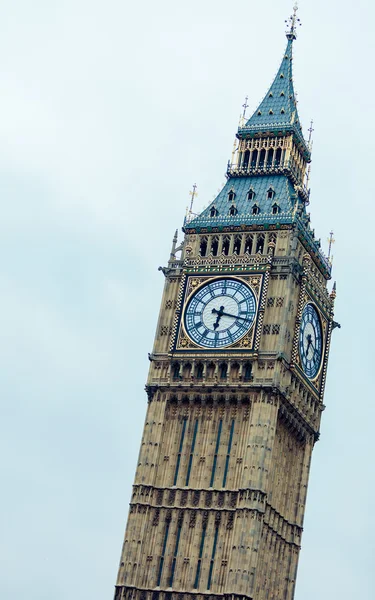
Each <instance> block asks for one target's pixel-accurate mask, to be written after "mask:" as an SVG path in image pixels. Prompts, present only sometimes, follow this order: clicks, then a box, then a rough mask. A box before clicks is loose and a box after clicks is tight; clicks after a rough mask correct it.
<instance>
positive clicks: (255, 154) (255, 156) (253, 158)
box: [251, 150, 258, 167]
mask: <svg viewBox="0 0 375 600" xmlns="http://www.w3.org/2000/svg"><path fill="white" fill-rule="evenodd" d="M257 160H258V150H253V153H252V155H251V166H252V167H256V166H257Z"/></svg>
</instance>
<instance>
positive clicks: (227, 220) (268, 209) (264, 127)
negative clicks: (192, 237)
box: [184, 31, 331, 276]
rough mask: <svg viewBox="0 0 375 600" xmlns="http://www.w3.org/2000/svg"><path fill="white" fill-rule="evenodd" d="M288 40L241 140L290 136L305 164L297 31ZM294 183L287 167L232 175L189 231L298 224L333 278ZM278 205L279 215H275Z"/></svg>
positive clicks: (189, 222) (193, 220)
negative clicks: (296, 83) (295, 62)
mask: <svg viewBox="0 0 375 600" xmlns="http://www.w3.org/2000/svg"><path fill="white" fill-rule="evenodd" d="M287 38H288V43H287V47H286V50H285V53H284V56H283V59H282V62H281V65H280V68H279V70H278V73H277V75H276V77H275V79H274V81H273V83H272V85H271V87H270V89H269V90H268V92H267V94H266V96H265V97H264V99H263V100H262V102H261V103H260V105H259V107H258V109H257V110H256V111H255V112H254V114H253V115H252V116H251V117H250V119H249V120H248V121H247V123H246V125H244V126H243V127H240V128H239V130H238V137H239V138H243V137H246V138H247V137H253V136H255V135H257V134H258V135H261V134H262V133H266V134H269V133H274V134H275V135H278V134H280V132H282V133H284V134H285V133H289V132H290V133H292V134H293V135H294V137H295V139H296V140H297V143H298V144H299V147H300V149H301V151H302V153H303V154H304V155H305V159H306V160H307V161H309V160H310V149H309V148H308V146H307V144H306V142H305V140H304V138H303V134H302V127H301V124H300V120H299V116H298V110H297V103H296V98H295V94H294V87H293V74H292V58H293V57H292V49H293V41H294V39H295V33H294V32H293V31H292V32H291V33H289V34H288V35H287ZM270 170H272V169H270ZM291 179H292V178H291V176H290V172H288V169H287V168H286V167H285V168H284V169H282V168H281V169H280V170H277V169H275V170H274V172H273V173H269V174H267V172H266V171H265V170H264V169H260V170H259V172H256V171H255V172H254V173H253V174H251V175H250V174H248V173H246V172H244V173H243V174H241V173H237V174H236V176H232V174H231V172H230V171H228V180H227V182H226V184H225V186H224V187H223V189H222V190H221V191H220V192H219V194H218V195H217V196H216V198H215V199H214V200H213V202H211V204H210V205H209V206H208V207H207V208H206V209H204V210H203V211H202V213H201V214H200V215H197V216H195V217H194V218H187V219H186V220H185V223H184V230H185V231H189V230H190V231H191V230H194V231H196V232H201V231H202V230H203V231H222V230H223V229H224V228H229V229H231V228H237V227H241V226H245V227H249V226H250V227H251V226H255V227H256V226H259V227H265V228H268V227H269V226H271V225H272V226H275V227H278V226H281V225H288V224H290V225H294V226H295V227H297V229H298V231H299V234H300V237H301V238H303V240H304V241H305V243H306V244H307V246H308V247H309V248H310V250H311V252H312V254H313V255H314V256H315V257H316V260H317V261H318V262H319V263H320V265H321V267H322V269H323V271H324V272H325V273H326V274H327V275H328V276H329V275H330V271H331V265H330V263H329V261H328V260H327V259H326V257H325V256H324V255H323V254H322V252H321V250H320V243H319V242H318V241H317V240H316V239H315V237H314V232H313V231H312V230H311V228H310V225H309V221H310V219H309V216H308V215H307V213H306V204H305V202H306V195H304V194H303V193H302V190H301V186H302V182H301V186H298V185H294V183H293V181H295V179H294V180H293V181H292V180H291ZM269 190H272V191H273V194H272V198H270V197H269V195H268V191H269ZM249 191H252V193H253V194H254V197H249ZM231 193H232V194H231ZM255 204H256V205H257V208H258V209H259V210H257V212H256V213H255V212H254V210H253V207H254V205H255ZM275 204H276V205H277V210H276V212H275V211H274V210H273V208H274V205H275ZM231 209H232V210H231Z"/></svg>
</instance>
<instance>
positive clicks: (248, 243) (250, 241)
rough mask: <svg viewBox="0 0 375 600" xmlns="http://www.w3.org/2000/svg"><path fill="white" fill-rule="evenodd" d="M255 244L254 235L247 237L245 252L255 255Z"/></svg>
mask: <svg viewBox="0 0 375 600" xmlns="http://www.w3.org/2000/svg"><path fill="white" fill-rule="evenodd" d="M253 242H254V237H253V236H252V235H247V236H246V240H245V252H248V254H252V253H253Z"/></svg>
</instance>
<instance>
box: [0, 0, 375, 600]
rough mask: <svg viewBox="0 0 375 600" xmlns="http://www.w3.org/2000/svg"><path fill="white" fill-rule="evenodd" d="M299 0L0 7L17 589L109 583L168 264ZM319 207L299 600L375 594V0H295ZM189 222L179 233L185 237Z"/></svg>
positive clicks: (10, 475)
mask: <svg viewBox="0 0 375 600" xmlns="http://www.w3.org/2000/svg"><path fill="white" fill-rule="evenodd" d="M291 8H292V0H268V2H255V1H254V0H237V2H235V3H234V2H233V3H231V2H228V0H190V1H189V2H188V3H185V4H183V3H181V2H180V3H178V2H175V1H172V0H161V1H159V2H155V1H153V2H152V1H151V0H144V1H143V2H138V3H133V2H129V0H122V1H120V0H107V1H106V2H99V1H98V0H62V1H60V2H58V1H57V0H32V2H31V1H30V0H28V1H26V0H13V1H12V2H10V0H8V1H7V0H5V2H3V3H2V7H1V8H0V57H1V60H0V65H1V67H0V115H1V116H0V190H1V199H2V202H1V204H2V211H1V219H0V261H1V268H0V310H1V315H2V319H1V330H0V331H1V336H0V360H1V370H0V384H1V401H2V418H1V429H2V434H1V437H0V451H1V459H2V476H1V483H2V492H1V505H2V506H1V513H0V514H1V520H2V523H1V538H0V539H1V541H0V564H1V567H0V597H1V599H2V600H13V599H14V598H24V597H25V598H26V597H27V598H28V600H47V599H48V600H50V598H51V597H53V598H54V600H86V599H87V600H88V599H90V600H104V599H109V600H112V594H113V586H114V583H115V579H116V573H117V567H118V562H119V558H120V551H121V545H122V541H123V533H124V528H125V523H126V518H127V511H128V502H129V498H130V492H131V484H132V481H133V476H134V469H135V463H136V458H137V454H138V448H139V442H140V436H141V430H142V427H143V419H144V414H145V409H146V396H145V393H144V391H143V387H144V383H145V380H146V376H147V369H148V360H147V352H149V351H150V350H151V349H152V343H153V337H154V332H155V326H156V320H157V315H158V310H159V303H160V299H161V292H162V286H163V276H162V274H161V273H160V272H158V271H157V268H158V266H159V265H164V264H165V263H166V261H167V259H168V256H169V251H170V245H171V241H172V237H173V233H174V230H175V229H176V228H177V227H179V228H180V227H181V225H182V220H183V217H184V213H185V208H186V205H187V203H188V201H189V190H190V189H191V187H192V185H193V183H195V182H196V183H197V184H198V191H199V197H198V205H197V208H201V207H203V206H204V205H206V204H208V203H209V202H210V201H211V200H212V199H213V196H214V194H215V193H216V192H217V190H218V188H219V187H220V185H221V183H222V182H223V181H224V172H225V168H226V161H227V159H228V158H229V157H230V153H231V150H232V145H233V139H234V134H235V131H236V127H237V125H238V117H239V114H240V111H241V105H242V104H243V102H244V98H245V96H246V95H248V96H249V104H250V109H249V113H250V111H251V110H254V109H255V108H256V106H257V103H258V102H259V101H260V100H261V98H262V96H263V95H264V93H265V92H266V89H267V86H269V84H270V83H271V80H272V78H273V76H274V74H275V72H276V71H277V69H278V66H279V63H280V61H281V59H282V56H283V51H284V45H285V43H286V40H285V35H284V20H285V19H286V18H287V17H288V16H289V15H290V13H291ZM299 16H300V18H301V20H302V22H303V27H302V28H301V29H300V30H299V38H298V40H297V43H296V44H295V60H294V79H295V87H296V89H297V90H298V92H299V95H298V98H299V112H300V116H301V119H302V122H303V124H304V131H305V133H306V131H307V129H308V126H309V122H310V119H311V118H313V119H314V128H315V132H314V151H313V165H312V179H311V187H312V194H311V205H310V209H311V214H312V223H313V227H315V230H316V234H317V236H318V237H321V238H322V247H323V249H324V250H327V243H326V239H327V237H328V233H329V231H330V230H331V228H333V229H334V232H335V238H336V244H335V247H334V256H335V258H334V278H335V279H337V286H338V297H337V304H336V318H337V320H338V321H339V322H341V323H342V329H341V330H336V331H335V332H334V336H333V342H332V348H331V358H330V365H329V372H328V384H327V389H326V396H325V404H326V406H327V409H326V411H325V413H324V414H323V422H322V436H321V440H320V441H319V443H318V444H317V445H316V448H315V451H314V455H313V464H312V472H311V479H310V488H309V494H308V505H307V512H306V520H305V533H304V536H303V541H302V544H303V546H302V553H301V560H300V568H299V577H298V584H297V593H296V600H316V599H317V598H319V600H332V599H333V598H340V600H353V598H360V599H361V600H373V598H374V597H375V581H374V554H375V548H374V545H375V542H374V539H375V523H374V520H375V517H374V512H373V504H374V498H373V496H374V492H375V482H374V464H373V458H374V455H375V441H374V440H375V434H374V428H375V419H374V417H375V410H374V393H373V376H374V359H373V356H374V336H375V327H374V321H373V318H374V317H373V312H374V311H373V305H374V293H375V285H374V259H375V251H374V242H373V238H374V233H373V230H372V227H373V223H372V219H373V215H374V207H373V204H374V201H375V196H374V175H373V173H374V164H373V162H374V160H373V159H374V151H373V140H374V134H375V130H374V129H375V127H374V123H375V119H374V92H375V89H374V81H373V64H374V58H375V57H374V41H373V40H374V35H373V22H374V18H375V8H374V4H373V3H372V2H370V0H357V1H356V2H355V3H353V2H349V1H348V0H330V1H329V2H327V0H314V2H312V1H311V0H310V2H307V0H302V1H301V3H300V14H299ZM180 235H181V233H180Z"/></svg>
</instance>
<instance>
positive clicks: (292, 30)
mask: <svg viewBox="0 0 375 600" xmlns="http://www.w3.org/2000/svg"><path fill="white" fill-rule="evenodd" d="M297 12H298V3H297V2H296V3H295V5H294V6H293V14H292V15H291V16H290V17H289V19H287V20H286V21H285V23H286V25H287V32H286V37H287V38H288V39H289V40H295V39H296V38H297V26H298V25H300V26H301V20H300V19H298V18H297Z"/></svg>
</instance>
